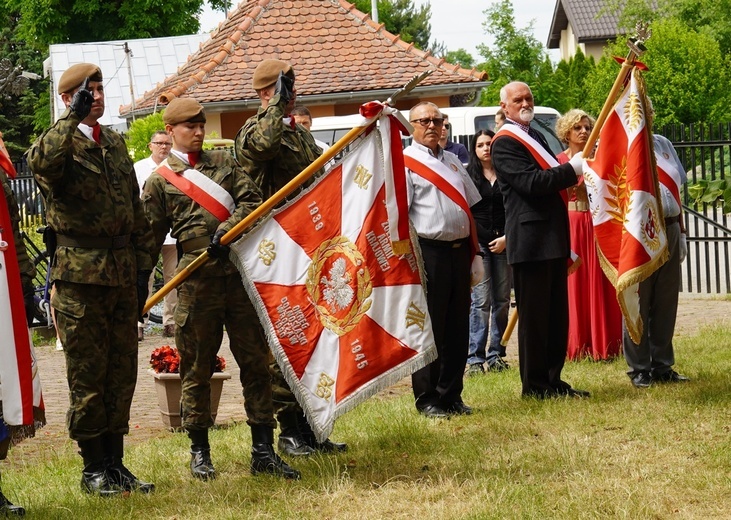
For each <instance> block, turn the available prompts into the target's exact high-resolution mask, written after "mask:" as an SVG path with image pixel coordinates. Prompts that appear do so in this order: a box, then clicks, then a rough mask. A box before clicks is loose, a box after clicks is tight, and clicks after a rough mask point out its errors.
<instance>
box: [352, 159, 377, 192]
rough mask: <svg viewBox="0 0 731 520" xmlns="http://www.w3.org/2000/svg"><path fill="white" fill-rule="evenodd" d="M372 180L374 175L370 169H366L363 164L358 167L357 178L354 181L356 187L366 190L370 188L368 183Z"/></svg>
mask: <svg viewBox="0 0 731 520" xmlns="http://www.w3.org/2000/svg"><path fill="white" fill-rule="evenodd" d="M372 178H373V175H372V174H371V173H370V172H369V171H368V168H366V167H365V166H363V165H362V164H359V165H358V166H356V168H355V178H354V179H353V182H354V183H355V184H356V186H358V187H359V188H361V189H363V190H365V189H367V188H368V183H369V182H370V180H371V179H372Z"/></svg>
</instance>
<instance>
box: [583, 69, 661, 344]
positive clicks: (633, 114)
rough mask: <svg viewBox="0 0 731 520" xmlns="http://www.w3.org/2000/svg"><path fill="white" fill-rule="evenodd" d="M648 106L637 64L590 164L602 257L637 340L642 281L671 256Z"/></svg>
mask: <svg viewBox="0 0 731 520" xmlns="http://www.w3.org/2000/svg"><path fill="white" fill-rule="evenodd" d="M648 107H649V103H648V100H647V97H646V93H645V85H644V82H643V80H642V75H641V73H640V71H639V70H638V69H636V68H635V69H633V70H632V73H631V78H630V82H629V84H628V85H627V86H626V87H625V89H624V91H623V93H622V95H621V96H620V98H619V100H618V101H617V103H616V104H615V106H614V109H613V110H612V112H611V113H610V115H609V117H608V118H607V121H606V123H605V124H604V126H603V127H602V129H601V132H600V136H599V145H598V147H597V150H596V154H595V156H594V159H591V160H587V161H586V162H585V166H586V167H585V168H584V172H585V173H584V182H585V184H586V188H587V193H588V195H589V208H590V210H591V213H592V220H593V224H594V234H595V237H596V244H597V252H598V253H599V261H600V263H601V266H602V269H603V270H604V273H605V274H606V275H607V278H609V280H610V281H611V282H612V284H613V285H614V287H615V289H616V290H617V301H618V302H619V306H620V308H621V309H622V314H623V315H624V319H625V324H626V327H627V331H628V332H629V334H630V336H631V337H632V340H633V341H634V342H635V343H639V342H640V339H641V337H642V327H643V324H642V319H641V317H640V307H639V293H638V288H639V283H640V282H641V281H643V280H645V279H646V278H647V277H649V276H650V275H651V274H652V273H653V272H654V271H655V270H657V268H659V267H660V266H661V265H662V264H663V263H665V261H666V260H667V258H668V249H667V236H666V234H665V223H664V220H663V213H662V206H661V203H660V201H659V198H658V195H659V187H658V180H657V170H656V166H655V161H654V154H653V151H652V136H651V134H650V128H649V127H648V121H647V113H648V112H647V111H648Z"/></svg>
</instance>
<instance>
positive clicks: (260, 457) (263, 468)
mask: <svg viewBox="0 0 731 520" xmlns="http://www.w3.org/2000/svg"><path fill="white" fill-rule="evenodd" d="M259 473H268V474H270V475H276V476H279V477H284V478H287V479H292V480H299V479H300V477H301V475H300V472H299V471H297V470H296V469H294V468H292V467H291V466H290V465H289V464H287V463H286V462H284V461H283V460H282V458H281V457H280V456H279V455H277V454H276V453H274V447H273V446H272V445H271V444H254V445H253V446H252V447H251V474H252V475H258V474H259Z"/></svg>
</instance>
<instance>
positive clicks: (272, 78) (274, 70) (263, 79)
mask: <svg viewBox="0 0 731 520" xmlns="http://www.w3.org/2000/svg"><path fill="white" fill-rule="evenodd" d="M280 72H284V73H285V74H286V75H287V76H289V77H290V78H292V79H294V69H293V68H292V65H290V64H289V63H287V62H286V61H282V60H264V61H262V62H261V63H260V64H259V65H257V66H256V69H254V79H253V86H254V90H259V89H262V88H266V87H268V86H269V85H274V84H275V83H276V82H277V79H279V73H280Z"/></svg>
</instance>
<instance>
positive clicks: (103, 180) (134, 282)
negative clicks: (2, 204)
mask: <svg viewBox="0 0 731 520" xmlns="http://www.w3.org/2000/svg"><path fill="white" fill-rule="evenodd" d="M58 92H59V94H61V98H62V99H63V101H64V103H65V104H66V107H67V108H66V111H65V112H64V113H63V115H62V116H61V117H60V118H59V119H58V121H56V122H55V123H54V124H53V125H52V126H51V128H50V129H49V130H47V131H46V132H45V133H44V134H43V135H41V137H39V138H38V140H37V141H36V142H35V143H34V144H33V146H32V147H31V148H30V150H29V151H28V164H29V166H30V169H31V170H32V172H33V175H34V176H35V178H36V181H37V182H38V185H39V186H40V188H41V190H42V191H43V193H44V195H45V197H46V207H47V213H46V218H47V221H48V225H49V226H50V227H51V228H52V229H53V231H55V233H56V241H57V250H56V256H55V259H54V261H53V265H52V267H51V278H52V280H53V281H54V282H55V286H56V291H55V293H54V294H53V296H52V297H51V305H52V306H53V308H54V309H55V310H56V324H57V327H58V331H59V334H60V338H61V341H62V342H63V345H64V352H65V355H66V367H67V377H68V384H69V389H70V409H69V412H68V415H67V426H68V430H69V436H70V437H71V438H72V439H74V440H75V441H77V442H78V444H79V448H80V451H81V456H82V458H83V459H84V470H83V473H82V478H81V487H82V489H83V490H84V491H86V492H88V493H98V494H102V495H113V494H119V493H122V492H124V491H132V490H139V491H142V492H145V493H147V492H150V491H152V490H153V489H154V485H153V484H149V483H145V482H141V481H140V480H139V479H137V477H135V476H134V475H133V474H132V473H131V472H130V471H129V470H128V469H127V468H126V467H125V466H124V465H123V464H122V457H123V455H124V434H126V433H128V432H129V411H130V405H131V404H132V396H133V394H134V389H135V383H136V381H137V335H136V326H137V325H136V323H137V318H138V316H139V314H140V311H141V309H142V306H143V305H144V302H145V299H146V298H147V279H148V278H149V275H150V272H151V270H152V258H151V256H150V250H151V248H152V245H153V239H152V230H151V229H150V224H149V222H148V221H147V219H146V218H145V213H144V209H143V207H142V202H141V201H140V199H139V188H138V186H137V178H136V177H135V171H134V168H133V165H132V160H131V159H130V157H129V154H128V153H127V147H126V146H125V144H124V141H123V140H122V137H121V136H119V135H118V134H117V133H115V132H113V131H112V130H109V129H107V128H102V127H101V125H99V123H98V119H99V118H101V116H102V115H103V113H104V88H103V85H102V74H101V70H100V69H99V67H97V66H96V65H93V64H89V63H81V64H77V65H74V66H72V67H70V68H69V69H68V70H66V72H64V73H63V75H62V76H61V79H60V80H59V83H58Z"/></svg>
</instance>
